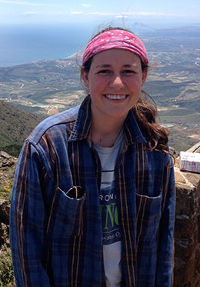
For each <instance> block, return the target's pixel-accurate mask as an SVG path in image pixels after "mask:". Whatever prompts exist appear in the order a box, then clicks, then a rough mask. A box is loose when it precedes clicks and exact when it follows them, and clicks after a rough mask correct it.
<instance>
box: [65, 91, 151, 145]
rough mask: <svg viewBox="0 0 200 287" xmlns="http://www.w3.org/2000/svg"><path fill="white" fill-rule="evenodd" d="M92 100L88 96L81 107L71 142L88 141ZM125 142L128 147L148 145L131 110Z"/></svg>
mask: <svg viewBox="0 0 200 287" xmlns="http://www.w3.org/2000/svg"><path fill="white" fill-rule="evenodd" d="M91 116H92V115H91V98H90V96H87V97H86V98H85V100H84V101H83V103H82V104H81V106H80V109H79V112H78V118H77V120H76V122H75V124H74V127H73V130H72V133H71V135H70V137H69V141H81V140H84V139H87V138H88V136H89V132H90V127H91ZM124 134H125V142H126V144H127V145H130V144H133V143H135V142H137V143H144V144H145V143H146V139H145V138H144V136H143V134H142V132H141V130H140V128H139V126H138V124H137V121H136V119H135V115H134V112H133V110H132V109H131V110H130V111H129V113H128V116H127V118H126V120H125V124H124Z"/></svg>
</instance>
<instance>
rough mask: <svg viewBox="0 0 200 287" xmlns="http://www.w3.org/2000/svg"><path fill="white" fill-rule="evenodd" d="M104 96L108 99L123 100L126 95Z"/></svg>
mask: <svg viewBox="0 0 200 287" xmlns="http://www.w3.org/2000/svg"><path fill="white" fill-rule="evenodd" d="M106 98H108V99H110V100H124V99H125V98H126V95H106Z"/></svg>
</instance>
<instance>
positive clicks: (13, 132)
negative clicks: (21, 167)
mask: <svg viewBox="0 0 200 287" xmlns="http://www.w3.org/2000/svg"><path fill="white" fill-rule="evenodd" d="M40 120H41V119H39V118H38V117H37V116H35V115H33V114H30V113H28V112H25V111H22V110H19V109H16V108H15V107H14V106H12V105H10V104H7V103H5V102H3V101H0V150H3V151H6V152H8V153H9V154H11V155H13V156H18V155H19V152H20V150H21V147H22V144H23V142H24V140H25V138H27V137H28V135H29V134H30V133H31V131H32V130H33V128H34V127H35V126H36V125H37V124H38V123H39V122H40Z"/></svg>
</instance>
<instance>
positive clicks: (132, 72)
mask: <svg viewBox="0 0 200 287" xmlns="http://www.w3.org/2000/svg"><path fill="white" fill-rule="evenodd" d="M122 73H123V74H125V75H131V74H135V71H133V70H129V69H126V70H123V71H122Z"/></svg>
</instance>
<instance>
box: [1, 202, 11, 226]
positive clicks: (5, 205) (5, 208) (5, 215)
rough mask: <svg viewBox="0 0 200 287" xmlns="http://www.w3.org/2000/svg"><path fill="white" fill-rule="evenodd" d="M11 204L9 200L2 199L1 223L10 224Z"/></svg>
mask: <svg viewBox="0 0 200 287" xmlns="http://www.w3.org/2000/svg"><path fill="white" fill-rule="evenodd" d="M9 209H10V204H9V202H8V201H7V200H3V199H0V223H4V224H6V225H8V224H9Z"/></svg>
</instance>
